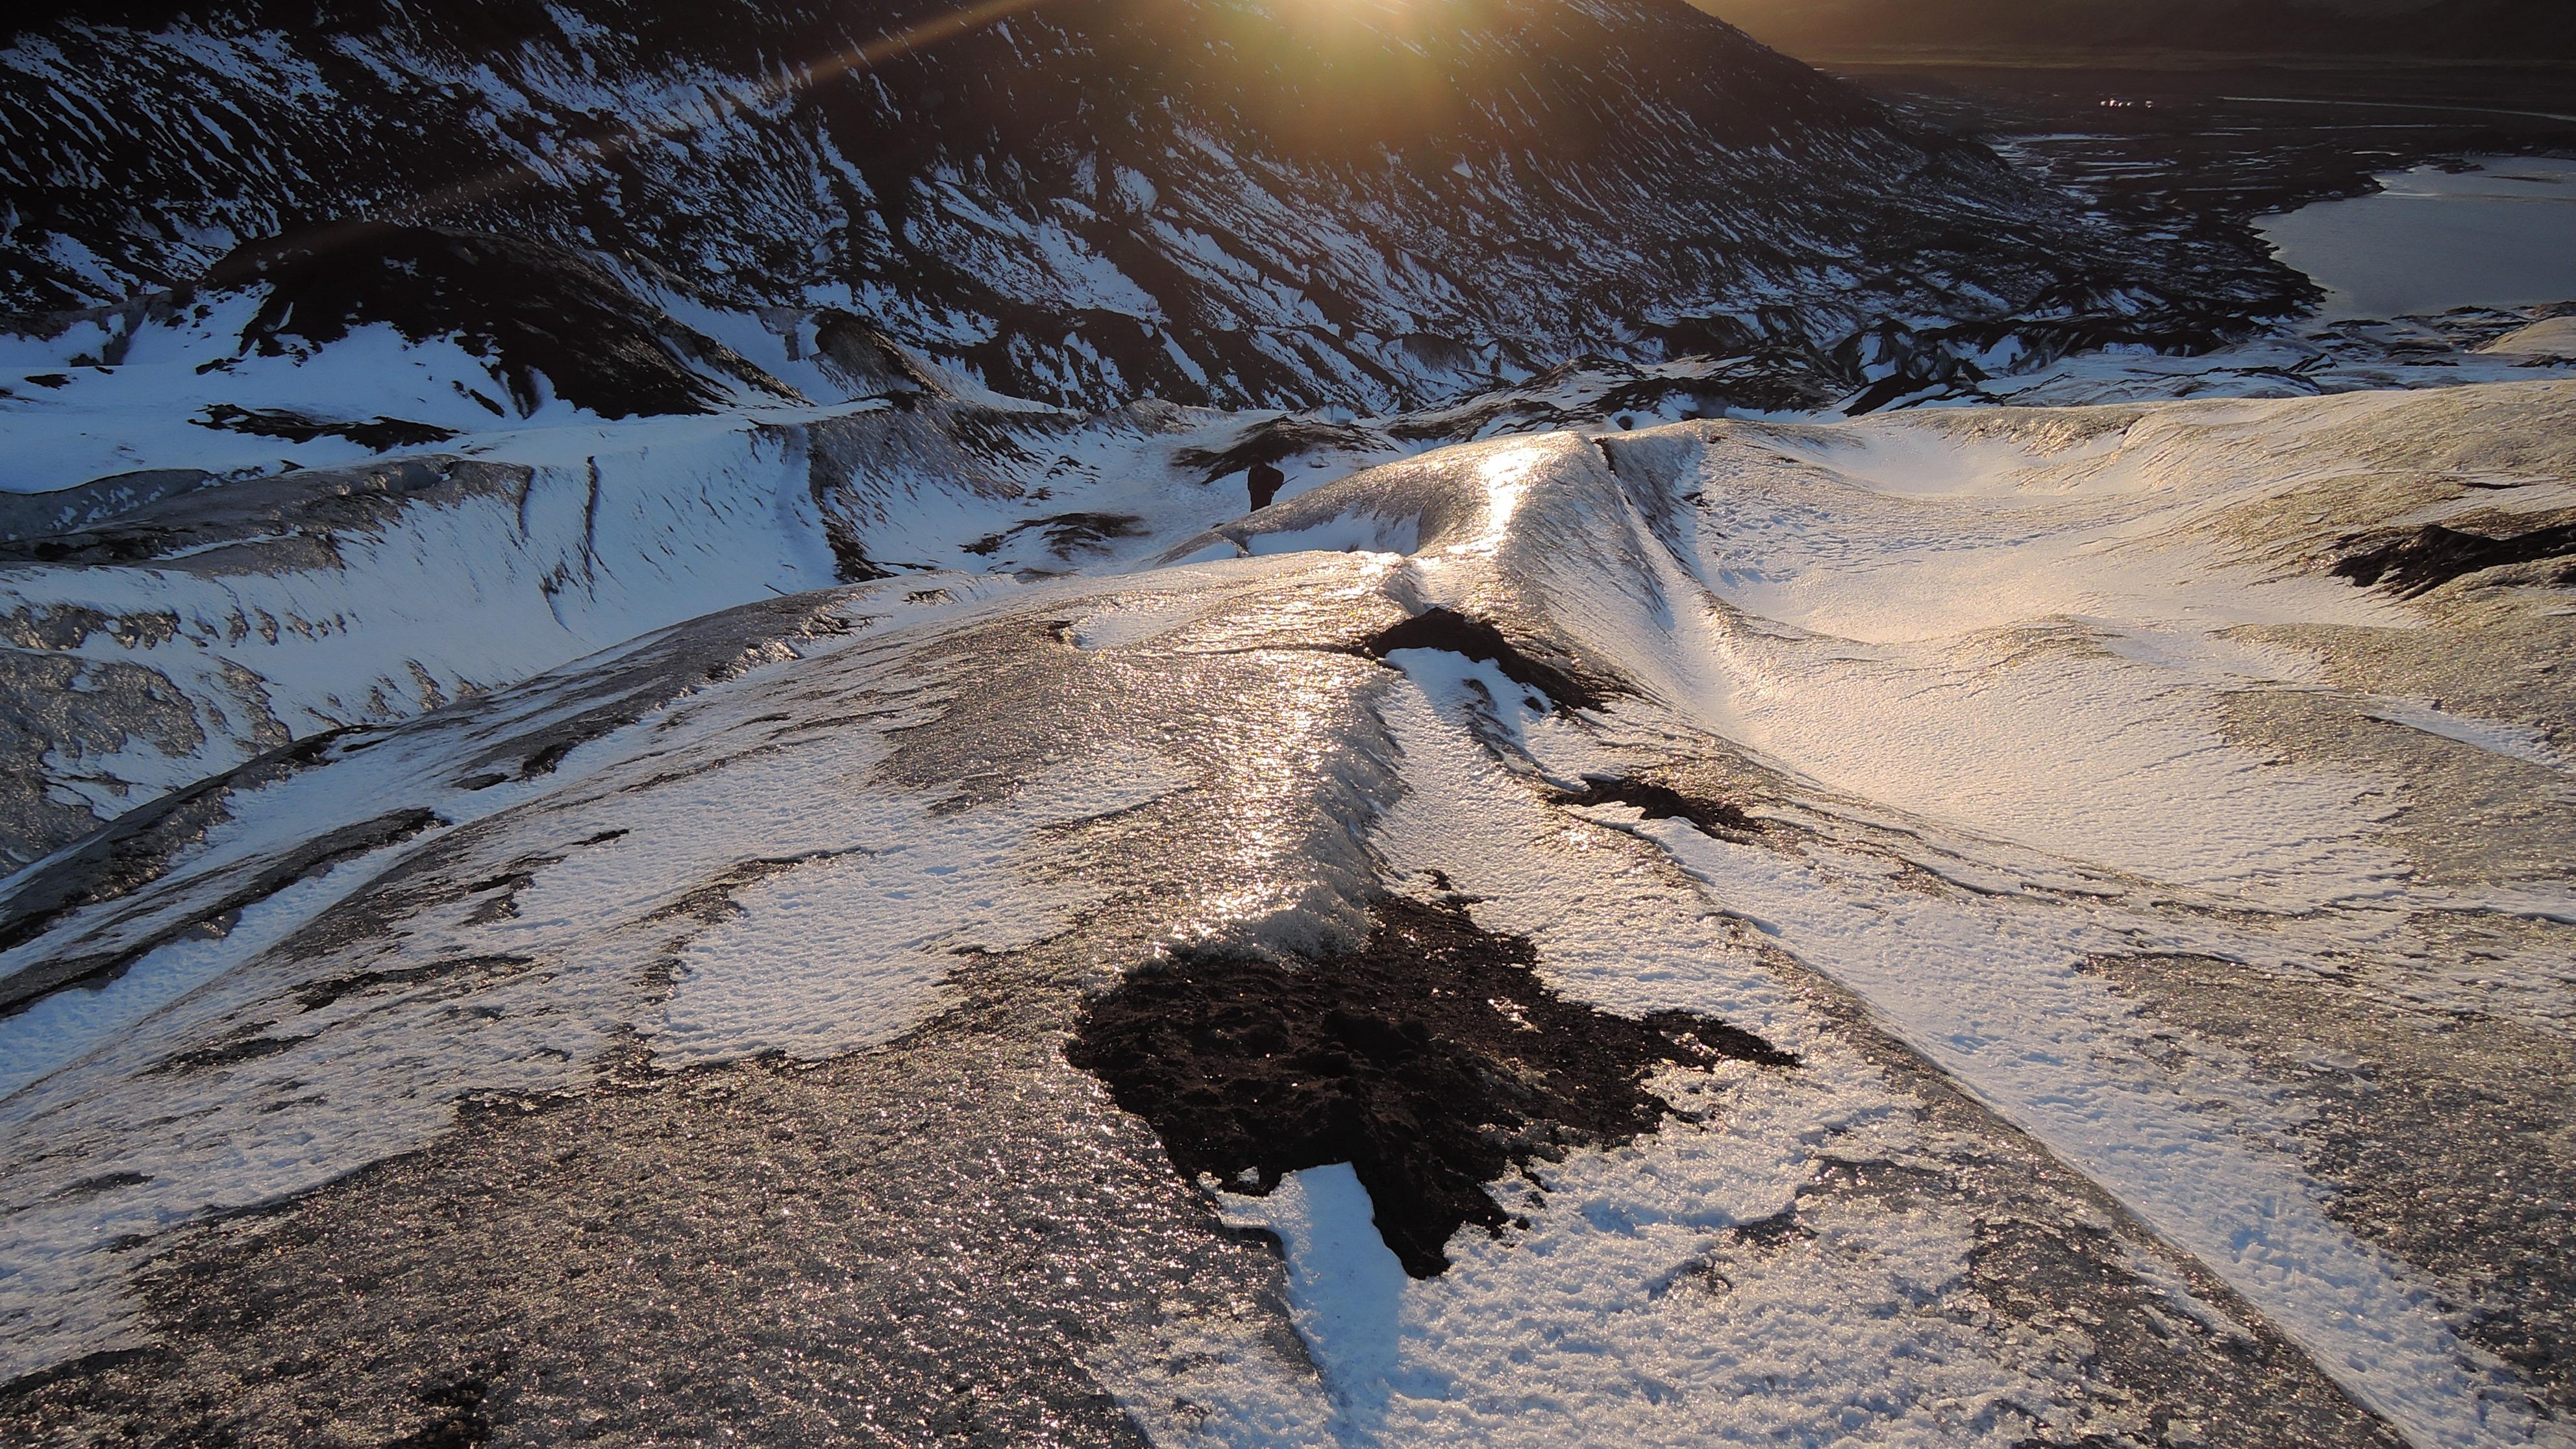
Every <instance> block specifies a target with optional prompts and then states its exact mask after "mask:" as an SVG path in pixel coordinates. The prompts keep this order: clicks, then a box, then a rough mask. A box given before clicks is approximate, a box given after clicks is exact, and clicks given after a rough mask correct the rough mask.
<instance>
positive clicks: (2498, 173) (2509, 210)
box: [2255, 156, 2576, 318]
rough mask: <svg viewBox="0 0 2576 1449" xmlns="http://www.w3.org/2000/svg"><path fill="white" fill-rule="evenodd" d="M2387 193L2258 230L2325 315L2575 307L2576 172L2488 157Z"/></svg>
mask: <svg viewBox="0 0 2576 1449" xmlns="http://www.w3.org/2000/svg"><path fill="white" fill-rule="evenodd" d="M2379 181H2380V184H2381V185H2383V186H2385V187H2386V188H2387V190H2385V191H2383V192H2380V193H2379V194H2377V195H2375V196H2363V197H2356V198H2353V199H2351V200H2346V201H2322V202H2319V203H2317V204H2316V205H2314V206H2308V207H2302V208H2300V209H2299V210H2297V211H2293V212H2288V213H2285V214H2283V215H2279V216H2268V217H2264V218H2263V219H2261V220H2260V221H2258V222H2257V223H2256V224H2255V229H2256V230H2257V231H2259V232H2261V233H2262V234H2263V237H2264V239H2265V240H2267V241H2269V242H2271V243H2272V245H2274V246H2275V247H2278V248H2279V249H2280V253H2281V260H2282V261H2284V262H2287V263H2288V264H2289V265H2291V266H2293V267H2296V268H2298V269H2299V270H2300V271H2302V272H2305V273H2307V274H2308V275H2309V276H2311V277H2313V278H2315V279H2316V281H2317V284H2318V285H2319V286H2322V287H2324V288H2325V289H2326V292H2327V297H2326V303H2325V315H2326V316H2327V317H2329V318H2340V317H2398V316H2405V315H2409V314H2416V313H2433V312H2447V311H2449V310H2450V309H2451V308H2453V307H2519V306H2528V305H2530V304H2532V303H2535V302H2576V161H2560V160H2550V159H2546V158H2535V157H2515V156H2504V157H2489V158H2486V159H2484V160H2482V161H2481V162H2480V163H2479V165H2478V169H2476V170H2474V171H2469V172H2464V173H2461V174H2458V175H2453V174H2450V173H2447V172H2444V171H2441V170H2438V169H2435V168H2433V167H2429V166H2427V167H2419V168H2417V169H2415V170H2413V171H2398V172H2391V173H2389V174H2387V175H2384V176H2382V177H2380V178H2379Z"/></svg>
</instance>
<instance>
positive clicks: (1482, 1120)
mask: <svg viewBox="0 0 2576 1449" xmlns="http://www.w3.org/2000/svg"><path fill="white" fill-rule="evenodd" d="M1374 919H1375V925H1374V928H1373V929H1372V930H1371V931H1370V933H1369V939H1368V943H1367V944H1366V945H1365V946H1363V947H1362V948H1361V949H1360V950H1359V951H1358V952H1356V953H1353V954H1350V955H1347V956H1340V957H1334V958H1332V959H1329V960H1323V961H1316V962H1292V963H1286V964H1282V963H1280V962H1275V961H1265V960H1254V959H1248V958H1245V957H1241V956H1232V955H1222V954H1218V953H1215V952H1184V953H1180V954H1177V955H1175V956H1173V957H1172V958H1170V959H1169V960H1168V961H1163V962H1157V963H1155V964H1154V965H1152V966H1150V967H1147V968H1144V969H1140V970H1138V971H1137V972H1135V973H1134V974H1132V975H1130V976H1129V977H1128V978H1127V980H1126V981H1125V982H1124V983H1122V984H1121V985H1120V986H1119V987H1118V989H1116V990H1115V991H1112V992H1110V993H1109V994H1108V995H1106V996H1103V997H1101V998H1100V999H1099V1000H1097V1001H1094V1002H1093V1003H1091V1005H1090V1006H1089V1008H1088V1009H1087V1010H1085V1012H1084V1013H1083V1015H1082V1018H1081V1020H1080V1022H1079V1024H1078V1025H1077V1028H1076V1032H1075V1037H1074V1040H1073V1041H1072V1043H1071V1044H1070V1045H1068V1047H1067V1048H1066V1055H1067V1057H1068V1058H1070V1059H1071V1061H1072V1062H1073V1064H1074V1065H1075V1066H1077V1067H1081V1068H1082V1069H1083V1070H1085V1071H1088V1072H1091V1073H1092V1074H1094V1075H1096V1076H1098V1077H1100V1078H1101V1079H1102V1080H1103V1081H1105V1082H1107V1083H1108V1084H1109V1089H1110V1094H1111V1096H1112V1097H1113V1098H1115V1099H1116V1101H1117V1103H1118V1105H1119V1106H1121V1107H1123V1108H1125V1109H1126V1110H1128V1111H1130V1112H1133V1113H1135V1114H1136V1115H1138V1116H1140V1117H1143V1118H1144V1119H1145V1120H1146V1121H1147V1122H1149V1123H1151V1124H1152V1125H1153V1127H1154V1130H1155V1131H1156V1132H1157V1133H1158V1134H1159V1135H1160V1136H1161V1137H1162V1139H1163V1145H1164V1148H1165V1150H1167V1151H1168V1152H1169V1153H1170V1154H1171V1158H1172V1162H1173V1165H1174V1166H1176V1167H1178V1168H1179V1169H1180V1170H1181V1172H1182V1173H1183V1174H1184V1175H1185V1176H1188V1177H1191V1178H1193V1179H1195V1178H1197V1177H1198V1176H1199V1175H1200V1174H1203V1173H1204V1174H1212V1175H1214V1176H1215V1177H1216V1178H1218V1179H1219V1180H1221V1181H1223V1182H1225V1183H1227V1184H1228V1185H1229V1186H1234V1187H1237V1188H1238V1189H1240V1190H1247V1191H1250V1190H1256V1189H1255V1188H1253V1187H1252V1184H1255V1183H1257V1191H1258V1192H1259V1193H1263V1194H1266V1193H1268V1192H1270V1191H1271V1190H1272V1189H1273V1188H1276V1187H1277V1186H1278V1185H1279V1180H1280V1179H1281V1178H1282V1177H1283V1176H1285V1175H1286V1174H1288V1173H1291V1172H1296V1171H1300V1170H1302V1169H1305V1168H1309V1167H1322V1166H1325V1165H1326V1164H1329V1163H1336V1162H1348V1163H1350V1164H1351V1165H1352V1166H1353V1168H1354V1169H1355V1170H1356V1171H1357V1172H1358V1175H1359V1180H1360V1182H1361V1183H1362V1185H1364V1186H1366V1187H1367V1188H1368V1191H1369V1198H1370V1200H1371V1201H1372V1202H1373V1203H1375V1205H1376V1209H1377V1227H1378V1232H1379V1233H1380V1234H1381V1235H1383V1236H1384V1238H1385V1239H1386V1245H1387V1246H1388V1247H1389V1248H1391V1249H1393V1250H1394V1252H1395V1255H1396V1257H1397V1258H1399V1259H1400V1260H1402V1262H1403V1263H1404V1269H1405V1271H1406V1272H1407V1273H1410V1274H1412V1275H1413V1276H1414V1277H1416V1278H1429V1277H1433V1276H1435V1275H1437V1274H1439V1273H1440V1272H1441V1271H1442V1270H1444V1269H1446V1268H1447V1267H1448V1266H1449V1259H1448V1256H1447V1254H1446V1253H1444V1252H1443V1251H1442V1247H1443V1245H1444V1244H1446V1243H1447V1242H1448V1241H1449V1237H1450V1235H1451V1234H1453V1233H1455V1232H1457V1231H1458V1229H1459V1228H1460V1227H1461V1226H1462V1225H1464V1224H1467V1223H1475V1224H1478V1225H1480V1226H1482V1227H1484V1228H1486V1229H1488V1230H1500V1229H1501V1228H1502V1227H1503V1225H1504V1224H1505V1223H1507V1222H1509V1221H1510V1215H1509V1214H1507V1213H1505V1212H1504V1211H1503V1209H1502V1208H1501V1207H1499V1206H1497V1205H1496V1204H1495V1202H1494V1200H1493V1198H1492V1197H1491V1196H1489V1195H1488V1194H1487V1193H1486V1191H1485V1188H1484V1184H1486V1183H1488V1182H1492V1181H1494V1180H1495V1179H1497V1178H1500V1177H1501V1176H1503V1175H1504V1174H1505V1173H1506V1172H1508V1171H1510V1170H1511V1168H1512V1167H1514V1166H1515V1165H1526V1164H1528V1163H1529V1162H1531V1161H1532V1160H1534V1159H1537V1158H1540V1157H1544V1156H1551V1155H1553V1154H1554V1153H1556V1152H1557V1151H1559V1150H1561V1149H1563V1148H1566V1147H1575V1146H1615V1145H1618V1144H1621V1143H1625V1142H1628V1141H1631V1140H1633V1139H1635V1138H1636V1137H1638V1136H1639V1135H1641V1134H1644V1133H1647V1132H1652V1131H1654V1130H1655V1128H1656V1126H1657V1125H1658V1124H1659V1123H1660V1122H1661V1120H1662V1119H1663V1117H1664V1115H1665V1114H1666V1113H1668V1112H1670V1111H1672V1110H1673V1108H1672V1105H1671V1104H1670V1103H1668V1102H1666V1101H1665V1100H1664V1099H1662V1098H1661V1097H1658V1096H1656V1095H1655V1094H1654V1093H1652V1092H1649V1091H1647V1090H1646V1089H1645V1087H1644V1086H1643V1085H1642V1083H1643V1080H1644V1078H1645V1076H1646V1075H1647V1073H1649V1072H1651V1071H1652V1070H1654V1069H1655V1068H1656V1067H1658V1066H1662V1065H1664V1064H1666V1063H1678V1064H1682V1065H1697V1064H1705V1063H1710V1062H1716V1061H1750V1062H1758V1063H1761V1064H1763V1065H1766V1066H1794V1065H1796V1064H1797V1059H1796V1058H1795V1057H1792V1056H1790V1055H1789V1054H1787V1053H1785V1052H1782V1051H1780V1050H1778V1049H1776V1048H1774V1047H1773V1046H1771V1044H1770V1043H1768V1042H1766V1041H1764V1040H1762V1039H1761V1038H1760V1037H1757V1036H1755V1035H1753V1034H1752V1033H1750V1032H1746V1031H1742V1030H1739V1029H1737V1028H1735V1027H1731V1026H1728V1025H1726V1024H1725V1023H1723V1022H1719V1021H1714V1020H1711V1019H1709V1018H1706V1017H1702V1016H1696V1015H1693V1014H1691V1013H1689V1012H1681V1011H1667V1012H1657V1013H1655V1014H1654V1015H1652V1016H1649V1017H1647V1018H1645V1019H1644V1020H1635V1019H1632V1018H1629V1017H1624V1016H1613V1015H1610V1014H1608V1013H1606V1012H1601V1011H1596V1010H1594V1009H1593V1008H1591V1007H1589V1006H1586V1005H1583V1004H1582V1003H1580V1002H1572V1001H1567V1000H1565V999H1564V998H1562V997H1560V996H1558V995H1557V994H1556V993H1555V992H1554V991H1551V990H1550V989H1548V987H1547V985H1546V983H1544V982H1542V981H1541V980H1540V979H1539V978H1538V975H1537V973H1536V971H1535V969H1534V968H1535V967H1536V966H1537V964H1538V953H1537V951H1536V950H1535V949H1534V948H1533V947H1532V946H1531V944H1530V942H1529V941H1528V939H1527V938H1525V937H1520V936H1502V935H1495V934H1492V933H1489V932H1486V931H1483V930H1479V929H1478V928H1477V926H1476V925H1475V923H1474V922H1473V921H1471V920H1469V919H1468V917H1467V913H1466V911H1465V910H1463V909H1461V908H1460V907H1458V906H1456V905H1448V904H1440V905H1433V904H1424V903H1422V902H1418V901H1410V900H1404V899H1401V898H1392V899H1389V900H1387V901H1384V902H1382V903H1381V904H1379V905H1378V906H1377V908H1376V910H1375V912H1374Z"/></svg>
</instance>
